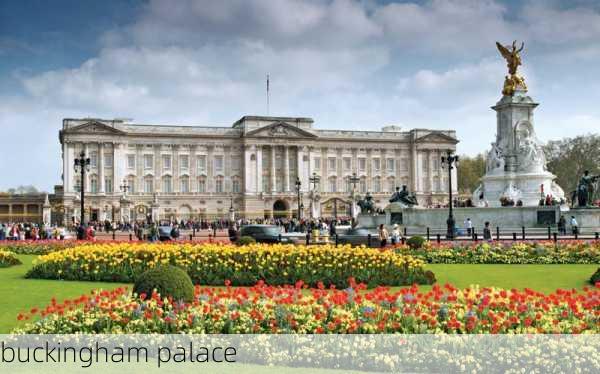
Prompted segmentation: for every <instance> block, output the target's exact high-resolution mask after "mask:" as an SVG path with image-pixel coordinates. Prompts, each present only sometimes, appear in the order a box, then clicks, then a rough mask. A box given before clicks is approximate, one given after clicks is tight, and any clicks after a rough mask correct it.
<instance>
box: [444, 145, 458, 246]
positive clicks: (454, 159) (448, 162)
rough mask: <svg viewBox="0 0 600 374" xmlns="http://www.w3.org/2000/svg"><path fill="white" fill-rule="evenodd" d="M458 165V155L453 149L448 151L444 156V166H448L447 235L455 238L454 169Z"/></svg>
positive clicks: (449, 237)
mask: <svg viewBox="0 0 600 374" xmlns="http://www.w3.org/2000/svg"><path fill="white" fill-rule="evenodd" d="M455 166H458V155H453V154H452V151H450V150H449V151H448V154H447V155H446V156H442V167H447V168H448V208H449V209H448V219H447V220H446V224H447V225H448V231H447V233H446V237H447V238H448V239H454V233H455V228H456V221H455V220H454V215H453V214H452V169H454V167H455Z"/></svg>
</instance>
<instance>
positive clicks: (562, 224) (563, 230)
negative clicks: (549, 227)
mask: <svg viewBox="0 0 600 374" xmlns="http://www.w3.org/2000/svg"><path fill="white" fill-rule="evenodd" d="M558 233H559V234H560V235H567V220H566V219H565V216H563V215H561V216H560V218H559V219H558Z"/></svg>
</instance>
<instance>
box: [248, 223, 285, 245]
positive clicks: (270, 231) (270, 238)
mask: <svg viewBox="0 0 600 374" xmlns="http://www.w3.org/2000/svg"><path fill="white" fill-rule="evenodd" d="M243 236H250V237H252V238H254V240H256V242H257V243H279V242H281V243H292V242H293V240H292V238H290V237H288V236H287V235H284V234H283V233H282V232H281V228H280V227H279V226H276V225H246V226H242V228H241V229H240V238H241V237H243Z"/></svg>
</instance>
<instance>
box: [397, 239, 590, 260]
mask: <svg viewBox="0 0 600 374" xmlns="http://www.w3.org/2000/svg"><path fill="white" fill-rule="evenodd" d="M396 252H398V253H403V254H410V255H412V256H415V257H419V258H422V259H423V260H425V261H426V262H428V263H433V264H598V263H600V242H598V241H590V242H586V241H566V242H558V243H554V242H553V241H532V242H517V243H507V242H491V243H489V242H479V243H473V244H467V245H465V244H460V243H450V244H445V243H444V244H436V243H432V242H426V243H425V244H424V246H423V247H422V248H419V249H414V250H413V249H410V248H409V247H408V246H407V245H400V246H398V247H396Z"/></svg>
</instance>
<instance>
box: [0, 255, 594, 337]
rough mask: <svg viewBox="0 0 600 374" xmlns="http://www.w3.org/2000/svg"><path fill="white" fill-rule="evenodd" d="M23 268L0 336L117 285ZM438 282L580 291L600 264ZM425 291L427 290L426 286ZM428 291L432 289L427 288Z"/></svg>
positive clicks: (474, 274)
mask: <svg viewBox="0 0 600 374" xmlns="http://www.w3.org/2000/svg"><path fill="white" fill-rule="evenodd" d="M18 257H19V259H20V260H21V261H22V262H23V265H19V266H13V267H10V268H4V269H0V300H2V303H1V305H2V306H1V307H0V333H7V332H9V331H10V330H11V329H12V328H13V327H15V326H16V324H17V320H16V316H17V315H18V314H19V312H21V311H25V310H29V309H31V308H32V307H40V306H45V305H46V304H47V303H48V302H49V301H50V299H51V298H52V297H56V299H57V300H59V301H60V300H63V299H68V298H74V297H77V296H80V295H81V294H83V293H88V292H90V291H91V290H92V289H95V288H103V289H110V288H115V287H118V286H120V284H116V283H101V282H72V281H56V280H38V279H25V278H24V275H25V273H26V272H27V270H28V269H29V268H30V267H31V265H32V261H33V259H34V258H35V257H36V256H32V255H19V256H18ZM427 268H428V269H431V270H432V271H433V272H434V273H435V275H436V277H437V280H438V282H439V283H441V284H443V283H446V282H448V283H452V284H453V285H455V286H457V287H468V286H470V285H473V284H479V285H481V286H497V287H502V288H509V289H510V288H521V289H522V288H531V289H534V290H537V291H543V292H551V291H554V290H556V289H557V288H567V289H570V288H581V287H583V286H585V285H586V282H587V280H588V279H589V277H590V276H591V275H592V273H593V272H594V271H595V270H596V269H597V268H598V265H445V264H436V265H427ZM424 288H425V287H424ZM427 288H429V287H427Z"/></svg>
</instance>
